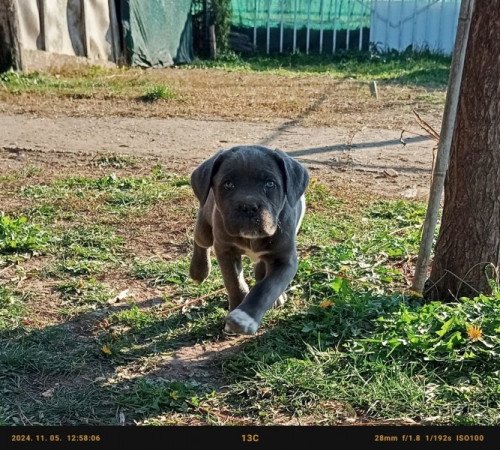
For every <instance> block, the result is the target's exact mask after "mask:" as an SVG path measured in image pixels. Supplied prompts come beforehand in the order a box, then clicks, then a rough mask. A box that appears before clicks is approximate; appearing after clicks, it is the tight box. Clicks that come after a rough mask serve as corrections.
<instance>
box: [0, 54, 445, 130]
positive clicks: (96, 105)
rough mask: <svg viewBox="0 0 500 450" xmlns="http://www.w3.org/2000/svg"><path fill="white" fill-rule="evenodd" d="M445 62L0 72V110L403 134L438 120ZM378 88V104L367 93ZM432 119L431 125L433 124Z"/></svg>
mask: <svg viewBox="0 0 500 450" xmlns="http://www.w3.org/2000/svg"><path fill="white" fill-rule="evenodd" d="M449 66H450V58H448V57H443V56H432V55H428V54H413V53H403V54H402V55H395V54H394V55H393V54H386V55H377V54H375V55H371V54H369V53H359V54H349V55H344V56H342V55H335V56H322V57H315V56H306V55H292V56H281V57H272V58H271V57H267V56H253V57H247V58H240V57H236V56H231V55H230V56H225V57H222V58H220V59H218V60H215V61H210V62H206V61H198V62H196V63H194V64H193V65H190V66H180V67H176V68H174V69H156V70H142V69H137V68H115V69H104V68H99V67H91V68H86V69H81V70H69V69H68V70H60V71H58V72H53V73H39V72H33V73H30V74H24V75H20V74H17V73H14V72H5V73H3V74H0V112H2V111H5V112H8V113H12V112H18V113H25V112H28V113H36V114H39V115H42V116H48V117H51V116H58V115H59V116H61V115H68V116H84V117H85V116H94V115H95V114H96V113H97V114H99V115H106V116H130V115H132V116H142V117H189V118H204V119H211V118H213V117H218V118H220V119H224V120H249V121H266V122H267V121H271V122H272V121H273V120H276V119H285V120H294V121H297V122H300V123H301V124H303V125H306V126H318V125H321V126H342V127H346V128H361V127H365V126H366V124H370V127H372V128H389V129H390V128H393V129H394V128H401V127H402V128H406V127H407V126H408V123H414V122H415V120H414V115H413V112H412V111H413V110H414V109H415V110H417V111H419V113H420V114H421V115H422V116H423V117H427V118H429V117H432V118H439V117H440V115H441V114H442V109H443V105H444V100H445V94H446V83H447V80H448V73H449ZM372 81H376V82H377V83H378V93H379V97H378V98H375V97H373V95H372V94H371V91H370V86H371V82H372ZM438 124H439V121H437V122H434V125H436V126H438Z"/></svg>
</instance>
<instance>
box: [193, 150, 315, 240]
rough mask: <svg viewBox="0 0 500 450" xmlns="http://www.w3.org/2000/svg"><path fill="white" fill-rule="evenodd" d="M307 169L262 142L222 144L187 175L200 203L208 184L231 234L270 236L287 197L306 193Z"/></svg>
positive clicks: (294, 199) (292, 202) (293, 198)
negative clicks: (262, 145)
mask: <svg viewBox="0 0 500 450" xmlns="http://www.w3.org/2000/svg"><path fill="white" fill-rule="evenodd" d="M308 179H309V177H308V174H307V171H306V169H305V168H304V167H303V166H302V165H301V164H299V163H298V162H297V161H295V160H294V159H292V158H290V157H289V156H287V155H286V154H285V153H283V152H282V151H279V150H271V149H268V148H266V147H260V146H241V147H233V148H231V149H229V150H222V151H220V152H218V153H217V154H216V155H214V156H213V157H211V158H210V159H208V160H207V161H205V162H204V163H202V164H201V165H200V166H199V167H198V168H197V169H196V170H195V171H194V172H193V174H192V175H191V186H192V188H193V191H194V193H195V195H196V196H197V197H198V200H199V201H200V204H201V206H203V205H204V203H205V201H206V199H207V196H208V193H209V191H210V189H212V190H213V193H214V198H215V204H216V207H217V208H218V209H219V211H220V212H221V215H222V219H223V222H224V227H225V229H226V232H227V233H228V234H229V235H231V236H239V237H244V238H261V237H267V236H272V235H273V234H274V233H275V232H276V230H277V227H278V217H279V214H280V212H281V210H282V209H283V207H284V205H285V202H288V203H289V204H290V205H292V206H294V205H295V204H296V203H297V201H298V200H299V199H300V197H301V196H302V194H303V193H304V191H305V189H306V187H307V183H308Z"/></svg>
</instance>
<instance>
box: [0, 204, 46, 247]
mask: <svg viewBox="0 0 500 450" xmlns="http://www.w3.org/2000/svg"><path fill="white" fill-rule="evenodd" d="M47 244H48V235H47V233H46V232H45V231H44V230H43V229H42V228H41V227H40V226H38V225H37V224H35V223H32V222H30V221H29V220H28V218H27V217H24V216H20V217H10V216H8V215H4V214H3V213H2V214H0V257H1V255H2V254H12V253H29V252H35V251H43V250H44V249H45V248H46V247H47Z"/></svg>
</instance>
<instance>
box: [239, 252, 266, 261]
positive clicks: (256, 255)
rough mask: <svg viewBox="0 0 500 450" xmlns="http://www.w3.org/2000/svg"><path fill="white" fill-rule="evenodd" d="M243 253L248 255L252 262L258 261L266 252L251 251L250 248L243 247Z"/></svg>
mask: <svg viewBox="0 0 500 450" xmlns="http://www.w3.org/2000/svg"><path fill="white" fill-rule="evenodd" d="M244 252H245V255H246V256H248V257H249V258H250V259H251V260H252V261H253V262H258V261H259V260H260V257H261V256H262V255H265V254H266V252H253V251H252V250H248V249H244Z"/></svg>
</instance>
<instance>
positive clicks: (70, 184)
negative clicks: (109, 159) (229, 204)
mask: <svg viewBox="0 0 500 450" xmlns="http://www.w3.org/2000/svg"><path fill="white" fill-rule="evenodd" d="M158 171H160V175H158V174H157V172H158ZM188 184H189V183H188V181H187V179H186V178H185V177H180V176H176V175H171V174H165V173H162V172H161V168H160V169H158V168H157V167H155V168H153V171H152V174H151V176H149V177H124V176H117V175H116V174H110V175H106V176H103V177H101V178H87V177H71V178H64V179H60V180H56V181H53V182H52V183H50V184H44V185H30V186H26V187H24V188H23V189H22V191H21V194H22V195H23V196H25V197H28V198H31V199H37V200H39V201H46V202H47V201H48V200H50V201H51V202H52V204H54V203H55V202H61V201H65V202H71V201H73V200H78V199H82V198H85V199H86V200H87V199H88V200H90V199H92V200H93V201H94V204H95V206H94V208H103V209H104V210H105V211H109V212H113V213H116V214H128V213H130V212H135V213H139V212H141V211H144V209H145V208H147V207H148V206H151V205H153V204H155V203H158V202H160V201H166V200H169V199H171V198H173V197H174V196H178V195H179V191H182V190H184V189H186V190H187V188H188ZM179 188H180V189H179Z"/></svg>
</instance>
